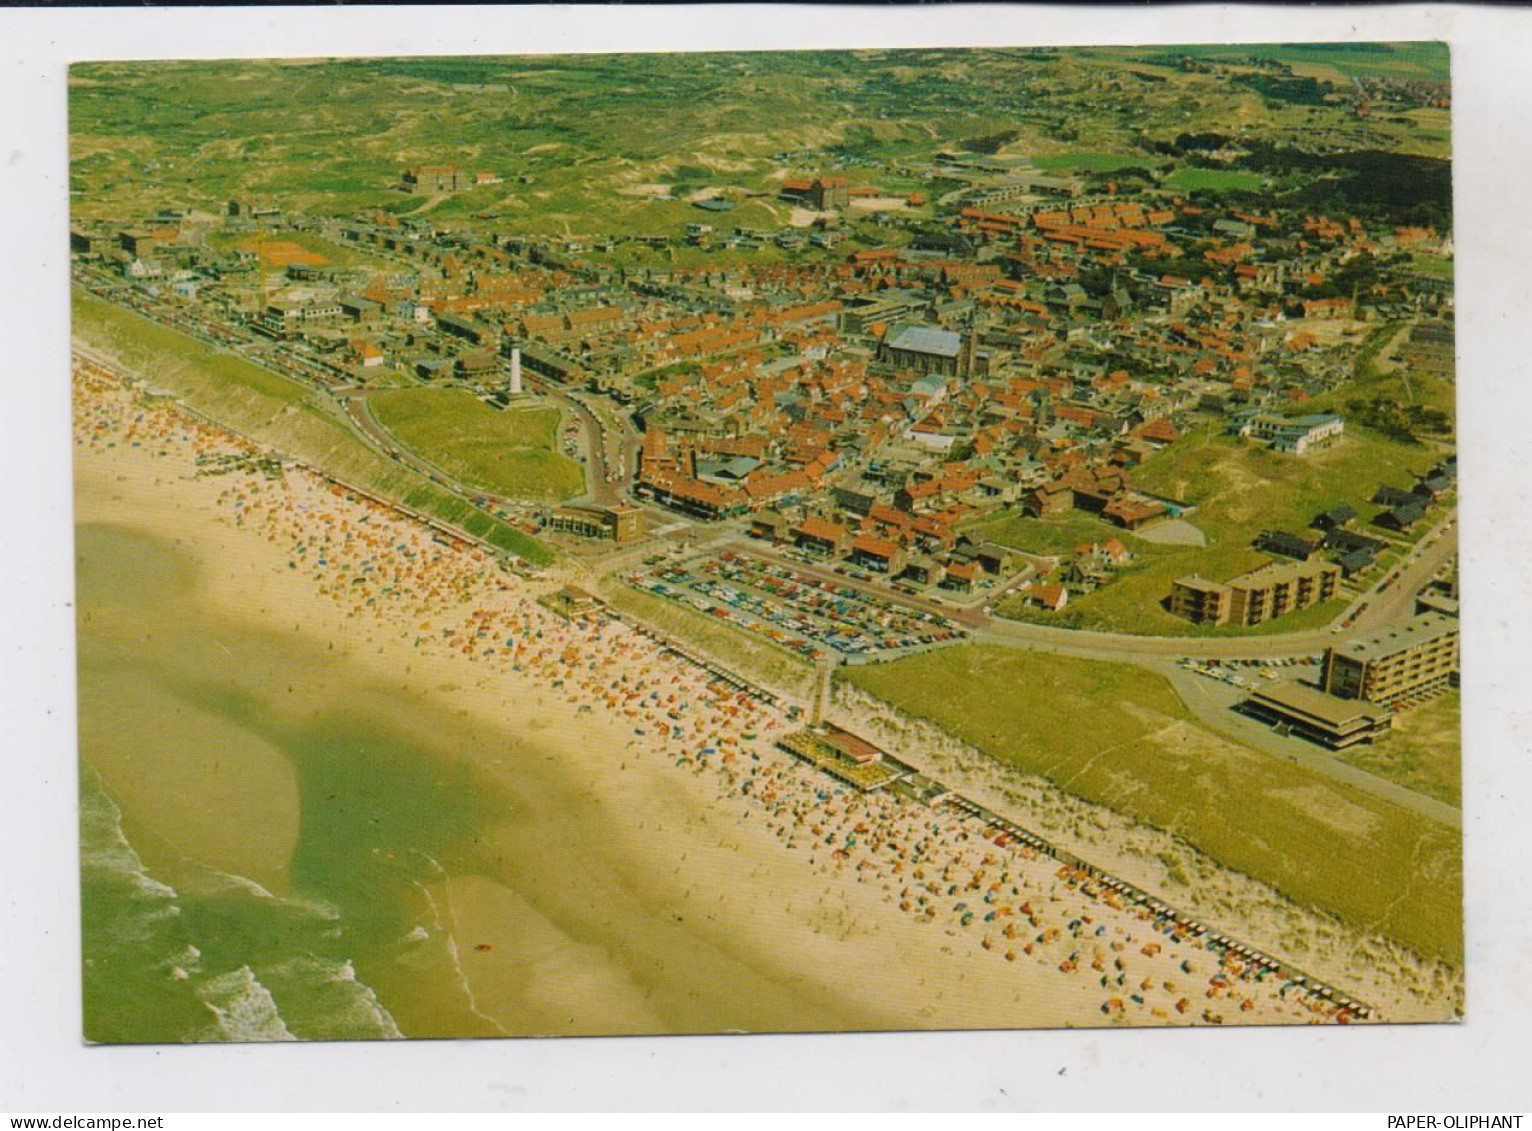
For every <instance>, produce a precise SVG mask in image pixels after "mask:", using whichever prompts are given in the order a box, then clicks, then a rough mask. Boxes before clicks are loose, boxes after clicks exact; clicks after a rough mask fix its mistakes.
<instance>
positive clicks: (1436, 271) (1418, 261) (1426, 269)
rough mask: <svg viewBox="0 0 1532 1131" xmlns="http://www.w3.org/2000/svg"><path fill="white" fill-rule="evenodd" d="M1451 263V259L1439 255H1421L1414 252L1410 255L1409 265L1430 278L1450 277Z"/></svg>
mask: <svg viewBox="0 0 1532 1131" xmlns="http://www.w3.org/2000/svg"><path fill="white" fill-rule="evenodd" d="M1452 263H1453V261H1452V260H1450V259H1447V258H1445V257H1443V256H1440V255H1422V254H1420V253H1419V252H1416V253H1415V254H1414V255H1411V256H1410V266H1411V267H1413V268H1414V269H1415V270H1416V271H1417V272H1419V273H1420V274H1422V275H1425V276H1427V277H1429V278H1432V279H1451V278H1452Z"/></svg>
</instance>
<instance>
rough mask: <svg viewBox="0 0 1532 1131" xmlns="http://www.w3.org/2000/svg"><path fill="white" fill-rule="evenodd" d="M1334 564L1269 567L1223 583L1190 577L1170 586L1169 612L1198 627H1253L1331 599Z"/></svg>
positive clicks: (1337, 574)
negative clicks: (1236, 625)
mask: <svg viewBox="0 0 1532 1131" xmlns="http://www.w3.org/2000/svg"><path fill="white" fill-rule="evenodd" d="M1340 575H1341V571H1340V567H1339V566H1338V565H1335V564H1334V563H1332V562H1318V561H1312V562H1271V563H1269V564H1267V565H1264V566H1261V567H1260V568H1259V569H1253V570H1251V571H1250V572H1249V573H1242V574H1240V575H1239V576H1238V577H1234V578H1230V579H1229V580H1228V581H1225V582H1217V581H1209V580H1208V579H1206V578H1203V577H1198V576H1196V575H1195V574H1193V575H1192V576H1190V577H1181V578H1177V579H1176V580H1175V581H1174V582H1172V583H1171V587H1170V611H1171V612H1172V613H1174V614H1175V615H1176V616H1178V617H1185V618H1186V619H1187V620H1189V621H1192V622H1193V623H1196V624H1243V625H1257V624H1264V623H1265V622H1266V621H1269V620H1273V619H1274V618H1276V617H1280V616H1285V615H1286V614H1288V613H1291V612H1294V611H1296V610H1298V609H1305V608H1308V607H1309V606H1310V605H1317V604H1319V603H1320V602H1321V601H1328V600H1329V599H1330V598H1332V597H1334V596H1335V593H1336V590H1337V588H1338V587H1339V585H1340Z"/></svg>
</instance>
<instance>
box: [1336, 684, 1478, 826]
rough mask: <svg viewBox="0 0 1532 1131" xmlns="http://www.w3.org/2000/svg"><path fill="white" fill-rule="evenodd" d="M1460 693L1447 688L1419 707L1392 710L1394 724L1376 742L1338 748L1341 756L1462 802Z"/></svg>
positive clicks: (1442, 798)
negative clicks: (1438, 697) (1387, 734)
mask: <svg viewBox="0 0 1532 1131" xmlns="http://www.w3.org/2000/svg"><path fill="white" fill-rule="evenodd" d="M1462 735H1463V712H1462V696H1461V694H1460V693H1459V692H1457V691H1451V692H1448V693H1447V694H1446V695H1443V696H1442V697H1441V698H1440V699H1436V700H1433V701H1432V702H1430V703H1427V704H1426V705H1425V706H1423V707H1417V708H1415V709H1414V710H1412V711H1403V712H1400V713H1399V714H1396V715H1395V716H1394V726H1393V730H1392V731H1391V732H1390V734H1389V736H1388V737H1387V738H1386V739H1384V740H1383V741H1382V742H1379V743H1377V744H1376V745H1369V744H1366V743H1364V744H1362V745H1360V746H1353V747H1351V748H1350V749H1347V750H1343V751H1341V752H1340V753H1339V754H1338V755H1337V757H1339V758H1340V759H1341V761H1343V762H1350V763H1351V764H1352V765H1354V766H1360V767H1361V768H1362V769H1364V770H1367V771H1369V772H1371V773H1374V774H1377V775H1378V776H1379V777H1385V778H1388V779H1389V780H1390V781H1396V782H1398V783H1399V784H1400V785H1403V786H1408V787H1409V788H1410V789H1413V790H1415V791H1417V792H1419V793H1424V794H1426V795H1427V796H1429V797H1434V798H1436V799H1437V800H1438V801H1445V802H1447V803H1448V804H1449V805H1459V806H1460V805H1462V804H1463V739H1462Z"/></svg>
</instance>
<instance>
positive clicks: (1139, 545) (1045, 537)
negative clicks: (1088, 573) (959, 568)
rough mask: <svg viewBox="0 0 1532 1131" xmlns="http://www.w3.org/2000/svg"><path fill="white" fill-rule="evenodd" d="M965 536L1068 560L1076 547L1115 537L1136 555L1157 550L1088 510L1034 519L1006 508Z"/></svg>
mask: <svg viewBox="0 0 1532 1131" xmlns="http://www.w3.org/2000/svg"><path fill="white" fill-rule="evenodd" d="M964 533H966V534H969V535H971V536H972V537H974V538H979V539H988V540H989V541H991V542H998V543H1000V545H1002V546H1010V547H1011V548H1012V549H1016V550H1023V551H1025V552H1026V553H1029V554H1042V555H1051V554H1057V555H1060V556H1062V557H1064V558H1066V559H1068V558H1071V557H1073V556H1074V552H1075V547H1076V546H1080V545H1085V544H1087V543H1090V542H1105V541H1107V540H1109V539H1112V538H1116V539H1118V540H1119V541H1121V542H1122V544H1123V545H1124V546H1127V547H1128V549H1130V550H1132V551H1133V552H1134V553H1138V552H1140V551H1141V550H1143V549H1145V548H1148V549H1151V550H1152V549H1153V548H1154V547H1151V546H1150V545H1149V543H1147V542H1143V541H1140V540H1139V539H1138V538H1135V537H1134V536H1133V535H1131V534H1129V533H1128V532H1127V531H1126V530H1120V529H1118V528H1117V527H1115V526H1113V525H1112V524H1111V523H1109V522H1104V521H1103V520H1101V519H1099V518H1097V517H1096V516H1095V515H1092V514H1087V513H1085V512H1084V511H1070V512H1069V513H1068V514H1061V515H1056V516H1054V517H1051V518H1033V517H1032V516H1031V515H1028V514H1025V513H1023V512H1022V511H1020V510H1011V509H1006V510H1004V511H1001V512H999V513H997V514H995V515H993V516H991V517H989V518H987V519H985V520H984V521H982V522H976V523H974V524H973V525H971V526H967V527H965V528H964Z"/></svg>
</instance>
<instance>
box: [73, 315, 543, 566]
mask: <svg viewBox="0 0 1532 1131" xmlns="http://www.w3.org/2000/svg"><path fill="white" fill-rule="evenodd" d="M73 333H74V336H75V337H76V338H77V339H79V340H81V341H83V342H85V343H86V344H87V345H90V346H93V347H95V348H97V349H100V350H102V351H104V352H107V353H110V354H112V355H113V356H115V357H118V358H120V359H121V360H122V362H123V363H124V364H125V365H126V366H127V368H128V369H130V370H131V371H133V372H134V373H137V374H140V375H142V376H144V377H145V378H147V379H148V380H149V382H150V383H151V384H152V385H154V386H155V387H158V388H163V389H167V390H170V391H172V392H174V393H175V394H176V395H177V396H178V397H179V398H180V399H181V400H182V401H183V402H184V403H185V404H186V405H188V406H189V407H191V408H193V409H195V410H197V411H198V412H201V413H204V414H206V415H207V416H209V417H211V418H212V419H214V420H216V421H218V422H220V423H222V424H226V425H228V426H229V427H231V428H234V429H236V430H237V431H239V432H242V433H244V434H245V435H247V436H250V437H251V438H252V439H255V440H257V441H259V442H261V443H264V444H269V445H271V446H272V447H273V448H276V449H277V450H278V451H281V452H284V453H287V454H288V455H291V456H294V457H296V458H298V459H301V460H304V461H305V462H307V463H310V464H312V465H313V466H315V467H317V468H320V469H322V470H323V471H325V472H326V473H328V474H331V475H334V476H336V477H338V478H341V479H345V480H347V481H348V482H352V483H355V484H357V485H358V486H360V487H366V488H368V489H370V490H373V491H376V492H377V493H378V494H380V495H383V496H385V497H387V498H391V499H396V500H398V501H399V502H402V503H404V504H406V505H407V506H411V507H414V508H416V509H417V510H420V511H422V512H424V513H426V514H429V515H432V516H434V517H436V518H439V519H441V520H442V521H444V522H450V523H452V524H454V525H456V526H458V527H460V528H461V529H463V530H466V531H467V532H468V533H470V534H473V535H475V536H477V537H480V538H483V539H485V540H486V541H488V542H489V543H491V544H492V545H494V546H498V547H499V548H500V549H502V550H506V551H508V552H510V553H514V554H517V555H519V556H521V557H523V558H525V559H526V560H528V561H530V562H533V563H534V564H538V565H543V564H546V563H547V562H549V561H552V560H553V554H552V551H550V550H549V549H548V547H546V546H544V545H543V544H542V543H541V542H538V541H537V540H536V539H534V538H531V537H529V536H528V535H526V534H524V533H523V532H522V531H520V530H517V529H516V528H515V527H513V526H509V525H507V524H506V523H503V522H501V521H499V520H498V519H496V518H493V517H492V516H490V515H488V514H485V513H484V512H483V511H480V510H479V509H478V508H476V507H474V506H472V505H471V504H469V503H467V502H465V501H464V500H462V499H459V498H458V497H457V496H456V495H453V494H452V493H451V492H449V491H446V490H444V489H442V488H441V487H438V486H437V485H436V484H434V483H431V482H430V481H429V480H426V479H423V478H422V477H421V476H419V475H417V474H416V473H414V472H412V471H409V470H406V469H404V468H401V467H400V466H399V465H397V464H395V463H393V462H392V461H390V460H388V459H385V458H384V457H383V456H380V455H378V454H377V453H376V452H374V451H373V450H372V449H371V448H369V447H368V446H367V445H366V444H365V443H364V442H363V441H362V440H361V439H359V438H358V437H357V436H356V435H354V434H353V433H352V432H351V431H350V430H349V429H348V428H346V426H345V425H343V424H342V423H341V422H340V421H339V420H337V419H336V418H334V417H333V416H331V415H329V414H328V413H326V412H325V411H324V409H323V408H321V407H320V404H319V402H318V396H317V394H315V393H313V392H312V391H310V390H308V389H306V388H304V387H303V386H302V385H299V384H297V383H296V382H294V381H289V380H287V379H286V378H285V377H281V376H279V375H278V374H276V373H273V372H272V371H271V370H269V369H263V368H262V367H261V366H259V365H255V364H253V363H252V362H249V361H246V360H244V359H243V358H239V357H235V356H233V355H232V354H226V353H222V352H220V351H218V350H215V349H213V348H211V347H209V346H206V345H203V344H202V343H201V342H199V341H197V340H196V339H194V338H190V337H188V336H186V335H185V334H182V333H180V332H178V331H176V330H172V329H169V328H168V327H165V326H160V325H158V324H156V323H154V322H151V321H150V320H148V319H147V318H143V317H141V316H140V315H138V314H135V313H133V312H132V311H128V310H123V309H122V308H121V307H117V306H113V305H112V304H110V303H107V302H103V301H102V300H100V299H98V298H95V297H93V296H91V295H88V294H85V293H84V292H81V291H78V290H77V291H75V292H74V321H73Z"/></svg>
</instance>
